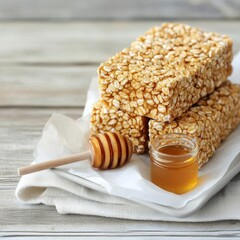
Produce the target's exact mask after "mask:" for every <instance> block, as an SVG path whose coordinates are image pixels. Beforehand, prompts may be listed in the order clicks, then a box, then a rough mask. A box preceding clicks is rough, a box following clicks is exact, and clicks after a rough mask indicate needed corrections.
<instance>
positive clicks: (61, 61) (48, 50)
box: [0, 21, 240, 73]
mask: <svg viewBox="0 0 240 240" xmlns="http://www.w3.org/2000/svg"><path fill="white" fill-rule="evenodd" d="M183 22H185V23H187V24H190V25H192V26H197V27H201V28H203V29H205V30H206V31H214V32H219V33H223V34H227V35H229V36H230V37H231V38H232V39H233V40H234V51H235V52H236V51H237V50H239V49H240V30H239V26H240V21H183ZM161 23H162V21H148V22H107V23H103V22H72V23H70V22H69V23H40V22H36V23H19V22H12V23H0V32H1V38H0V56H1V58H0V64H1V66H5V65H7V64H18V65H31V66H32V65H34V66H36V65H37V66H46V67H49V66H52V65H54V66H56V65H57V66H59V67H64V66H76V67H77V66H79V65H87V66H89V65H94V66H95V67H97V66H98V65H99V63H100V62H103V61H106V59H108V58H109V57H112V56H113V55H114V54H115V53H117V52H118V51H120V50H122V49H123V48H125V47H128V46H129V45H130V43H131V42H132V41H133V40H134V39H136V38H137V37H138V36H140V35H142V34H143V33H144V32H146V31H147V30H148V29H149V28H151V27H152V26H155V25H160V24H161ZM1 71H3V70H1ZM1 71H0V73H1Z"/></svg>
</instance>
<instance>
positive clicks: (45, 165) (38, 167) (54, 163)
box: [18, 151, 91, 176]
mask: <svg viewBox="0 0 240 240" xmlns="http://www.w3.org/2000/svg"><path fill="white" fill-rule="evenodd" d="M86 159H91V152H90V151H86V152H83V153H78V154H73V155H70V156H67V157H62V158H58V159H54V160H50V161H46V162H41V163H36V164H33V165H30V166H26V167H21V168H19V169H18V175H19V176H22V175H26V174H29V173H33V172H39V171H42V170H45V169H49V168H54V167H58V166H62V165H65V164H70V163H75V162H79V161H82V160H86Z"/></svg>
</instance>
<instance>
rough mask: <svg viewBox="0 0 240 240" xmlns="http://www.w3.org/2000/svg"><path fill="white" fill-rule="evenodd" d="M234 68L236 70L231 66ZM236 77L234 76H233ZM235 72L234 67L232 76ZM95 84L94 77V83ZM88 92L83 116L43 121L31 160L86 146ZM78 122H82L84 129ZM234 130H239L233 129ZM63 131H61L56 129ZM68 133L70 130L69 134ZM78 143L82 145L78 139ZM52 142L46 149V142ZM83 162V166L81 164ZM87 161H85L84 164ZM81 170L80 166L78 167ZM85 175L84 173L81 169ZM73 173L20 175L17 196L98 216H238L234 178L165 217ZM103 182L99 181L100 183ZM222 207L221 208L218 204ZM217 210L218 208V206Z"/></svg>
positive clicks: (202, 218)
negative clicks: (183, 212) (193, 207)
mask: <svg viewBox="0 0 240 240" xmlns="http://www.w3.org/2000/svg"><path fill="white" fill-rule="evenodd" d="M238 62H240V53H239V54H238V56H237V57H236V58H235V59H234V63H233V65H237V64H236V63H238ZM235 69H238V68H236V67H235ZM234 76H235V77H234ZM238 76H239V73H236V71H234V73H233V78H232V80H233V81H236V79H237V77H238ZM93 83H94V82H93ZM91 94H93V93H92V92H89V96H88V100H89V101H87V104H86V108H85V111H84V115H85V117H84V118H81V119H80V120H77V121H74V120H72V119H70V118H67V117H65V116H62V115H59V114H54V115H53V116H52V117H51V119H50V120H49V121H48V123H47V124H46V126H45V128H44V131H43V134H42V137H41V139H40V141H39V144H38V146H37V149H36V152H35V158H36V162H38V161H43V160H45V159H51V158H56V157H59V156H62V155H67V154H69V153H73V152H80V151H81V150H83V149H86V144H87V141H86V139H87V133H88V131H87V130H86V128H89V117H88V116H89V115H88V114H89V111H90V106H91V104H92V102H94V101H96V100H97V99H98V95H97V94H93V95H91ZM81 126H84V131H83V130H82V128H81ZM75 130H78V131H79V132H80V133H82V134H78V135H74V137H73V136H72V135H71V134H70V133H71V132H73V131H75ZM238 131H239V130H238ZM63 132H64V136H63V135H61V133H63ZM68 133H69V134H68ZM79 143H81V144H79ZM49 146H51V148H50V147H49ZM84 164H85V165H84ZM83 166H84V167H85V166H86V163H83ZM71 168H72V169H77V168H78V165H77V164H72V165H71V166H68V169H71ZM81 170H83V169H82V168H81ZM86 174H89V173H88V172H86ZM84 177H85V180H84V179H83V181H78V180H76V179H81V178H77V177H76V176H75V178H74V177H73V175H72V174H71V173H68V172H66V171H65V170H46V171H42V172H39V173H34V174H31V175H27V176H24V177H22V178H21V180H20V182H19V185H18V187H17V189H16V196H17V198H19V199H20V200H22V201H24V202H26V203H34V204H37V203H43V204H47V205H54V206H56V209H57V211H58V212H59V213H61V214H66V213H76V214H88V215H99V216H107V217H117V218H127V219H139V220H143V219H147V220H168V221H213V220H224V219H240V207H239V204H238V199H239V197H240V186H239V184H238V183H239V179H238V178H235V180H234V181H232V182H231V183H230V184H229V185H228V186H227V187H226V188H225V189H224V190H223V191H221V192H220V193H218V194H217V195H216V196H215V197H214V198H213V199H212V200H211V201H209V202H208V203H207V204H206V205H205V206H204V207H203V208H202V209H201V210H199V211H198V212H196V213H195V214H193V215H191V216H189V217H187V218H184V220H183V219H179V218H174V217H169V216H167V215H165V214H163V213H161V212H159V211H156V210H152V209H151V208H149V207H148V206H143V205H139V204H137V203H135V202H132V201H130V200H127V199H125V198H122V197H116V195H115V196H113V195H110V194H109V192H110V190H109V192H106V191H102V189H101V188H100V187H99V188H98V187H97V186H95V187H96V189H94V186H92V185H91V184H90V183H89V181H87V180H86V179H87V177H86V175H85V176H84ZM102 185H104V182H103V183H102ZM223 206H224V208H223ZM219 209H221V211H220V210H219Z"/></svg>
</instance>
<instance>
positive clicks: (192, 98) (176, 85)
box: [98, 23, 232, 122]
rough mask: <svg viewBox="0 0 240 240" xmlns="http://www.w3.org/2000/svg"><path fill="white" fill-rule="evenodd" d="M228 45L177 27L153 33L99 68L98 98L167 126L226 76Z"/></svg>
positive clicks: (229, 57) (206, 34) (217, 36)
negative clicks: (99, 94)
mask: <svg viewBox="0 0 240 240" xmlns="http://www.w3.org/2000/svg"><path fill="white" fill-rule="evenodd" d="M231 60H232V40H231V39H229V38H228V37H227V36H225V35H220V34H217V33H212V32H204V31H202V30H200V29H198V28H193V27H190V26H188V25H184V24H179V23H166V24H163V25H162V26H161V27H154V28H152V29H150V30H149V31H148V32H146V33H145V34H144V35H143V36H141V37H139V38H138V39H137V40H136V41H134V42H133V43H132V44H131V46H130V47H129V48H126V49H124V50H123V51H121V52H119V53H117V54H116V55H115V56H114V57H112V58H110V59H108V60H107V61H106V62H104V63H102V64H101V65H100V67H99V68H98V80H99V88H100V93H101V97H102V98H103V99H104V100H105V101H108V102H109V103H111V104H112V105H114V106H116V107H117V108H120V109H121V110H124V111H127V112H131V113H134V114H136V115H140V116H146V117H149V118H153V119H156V120H158V121H162V122H170V121H171V120H173V119H174V118H176V117H178V116H181V114H182V113H183V112H185V111H186V110H188V109H189V108H190V107H191V106H192V105H193V104H195V103H196V102H197V101H198V100H199V99H200V98H201V97H204V96H206V95H207V94H209V93H211V92H213V91H214V89H215V87H219V86H220V85H221V84H222V83H223V82H224V81H225V80H226V79H227V77H228V76H229V75H230V74H231V72H232V67H231Z"/></svg>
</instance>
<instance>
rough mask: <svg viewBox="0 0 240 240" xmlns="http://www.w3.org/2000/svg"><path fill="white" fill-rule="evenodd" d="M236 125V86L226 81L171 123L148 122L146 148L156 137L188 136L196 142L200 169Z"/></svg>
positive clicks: (239, 93) (239, 113)
mask: <svg viewBox="0 0 240 240" xmlns="http://www.w3.org/2000/svg"><path fill="white" fill-rule="evenodd" d="M239 123H240V85H237V84H232V83H230V82H229V81H227V82H226V83H224V84H223V85H222V86H221V87H219V88H218V89H216V90H215V91H214V92H213V93H212V94H210V95H209V96H207V97H205V98H203V99H201V100H200V101H198V103H197V104H196V105H194V106H193V107H191V108H190V109H189V110H188V111H187V112H186V113H184V114H183V115H182V116H181V117H178V118H176V119H175V120H174V121H172V122H171V123H161V122H158V121H156V120H150V121H149V137H150V142H149V143H150V144H149V145H151V142H152V141H153V139H154V138H155V137H156V136H158V135H159V134H166V133H184V134H188V135H189V136H192V137H195V138H196V139H197V141H198V146H199V158H198V164H199V167H201V166H202V165H203V164H204V163H205V162H207V161H208V159H209V158H210V157H211V156H212V155H213V154H214V152H215V149H216V148H217V147H219V145H220V144H221V141H222V140H224V139H225V138H226V137H227V136H228V135H229V134H230V133H231V132H232V130H233V129H234V128H235V127H236V126H237V125H238V124H239Z"/></svg>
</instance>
